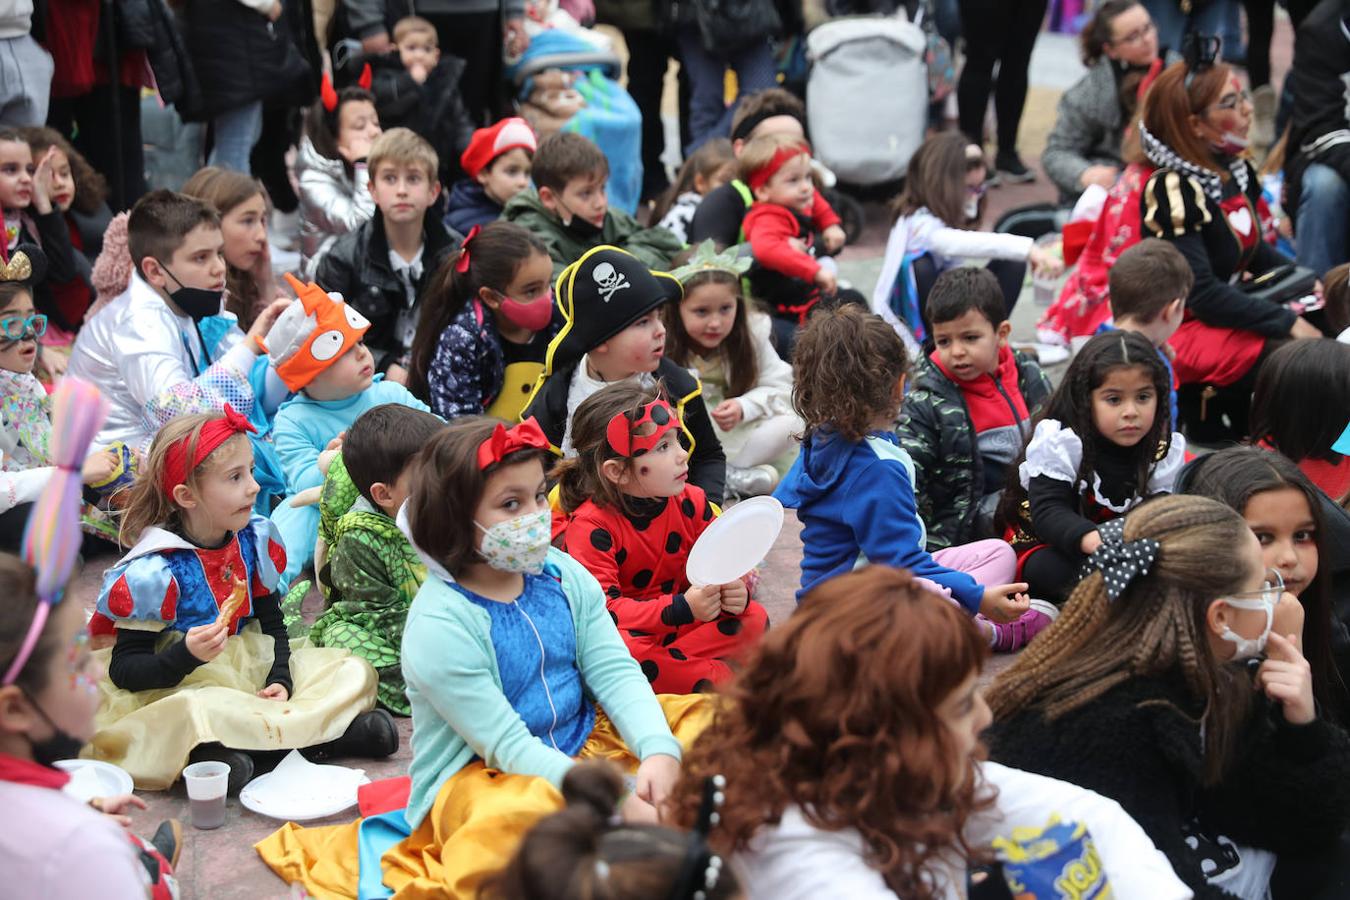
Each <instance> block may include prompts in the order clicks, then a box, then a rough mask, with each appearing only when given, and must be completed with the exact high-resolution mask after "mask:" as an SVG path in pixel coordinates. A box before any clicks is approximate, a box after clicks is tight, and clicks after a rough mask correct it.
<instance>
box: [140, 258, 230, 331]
mask: <svg viewBox="0 0 1350 900" xmlns="http://www.w3.org/2000/svg"><path fill="white" fill-rule="evenodd" d="M155 261H156V262H159V264H160V266H161V267H162V268H163V269H164V273H165V274H166V275H168V276H169V277H170V278H172V279H173V280H174V281H178V276H177V275H175V274H173V273H172V272H170V271H169V267H168V266H166V265H164V263H163V262H160V261H159V260H155ZM224 294H225V292H224V291H209V290H207V289H206V288H194V287H185V286H184V285H183V282H181V281H178V290H176V291H169V299H170V300H172V301H173V305H174V306H176V307H178V308H179V309H181V310H182V311H183V312H184V313H185V314H186V315H187V316H188V318H190V319H192V321H194V322H200V321H201V320H202V319H205V318H208V317H210V316H215V315H219V314H220V298H221V297H222V296H224Z"/></svg>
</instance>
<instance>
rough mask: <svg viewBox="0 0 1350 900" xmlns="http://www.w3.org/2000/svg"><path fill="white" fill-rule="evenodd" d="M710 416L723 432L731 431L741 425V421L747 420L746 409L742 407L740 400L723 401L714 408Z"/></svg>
mask: <svg viewBox="0 0 1350 900" xmlns="http://www.w3.org/2000/svg"><path fill="white" fill-rule="evenodd" d="M708 415H710V416H712V420H713V421H714V422H716V423H717V427H718V428H720V429H722V430H723V431H730V430H731V429H733V428H735V427H736V426H737V425H739V424H741V420H742V419H744V418H745V407H744V406H742V405H741V401H739V400H735V399H732V400H723V401H722V402H721V403H719V404H717V405H716V406H714V407H713V411H712V412H710V413H708Z"/></svg>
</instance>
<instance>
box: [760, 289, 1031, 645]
mask: <svg viewBox="0 0 1350 900" xmlns="http://www.w3.org/2000/svg"><path fill="white" fill-rule="evenodd" d="M907 369H908V366H907V361H906V357H905V347H904V344H903V343H901V341H900V337H899V335H897V334H896V333H895V331H894V330H892V329H891V327H890V326H889V325H887V324H886V322H885V321H883V320H882V319H881V318H880V317H879V316H875V315H872V314H871V313H868V312H865V311H863V310H862V309H859V308H857V307H855V306H853V305H849V306H844V307H840V308H839V309H836V310H826V311H823V312H821V313H818V314H817V315H816V316H814V317H813V318H812V319H811V321H810V322H809V323H808V324H807V326H806V328H805V329H804V330H803V331H802V335H801V339H800V340H799V342H798V346H797V355H796V358H795V359H794V360H793V372H794V374H795V376H796V382H795V384H794V385H793V388H792V403H793V406H795V407H796V409H797V413H798V415H800V416H801V417H802V420H803V421H804V422H805V423H806V429H805V432H804V434H803V437H802V451H801V455H800V456H798V457H797V461H796V462H795V463H793V464H792V469H791V471H789V472H788V474H787V477H785V478H784V479H783V483H782V484H780V485H779V486H778V490H777V491H775V492H774V496H775V497H777V498H778V499H779V500H781V501H782V502H783V505H784V506H788V507H791V508H793V509H796V510H797V516H798V518H799V519H801V521H802V578H801V590H799V591H798V592H797V599H798V600H799V601H800V600H801V598H802V597H803V596H804V595H805V594H806V593H807V592H808V591H810V590H811V588H813V587H815V586H816V585H817V584H819V583H820V582H822V581H824V580H825V579H827V578H829V577H830V576H832V575H838V574H840V573H843V572H848V571H850V570H852V569H854V568H855V567H857V565H858V564H859V562H860V561H864V562H873V563H883V564H885V565H891V566H899V567H903V568H906V569H910V570H911V571H913V572H914V574H915V575H918V576H919V577H921V578H923V579H925V580H926V581H927V582H928V583H929V584H930V586H931V587H932V588H933V589H934V590H936V591H938V592H940V593H942V594H943V595H944V596H947V597H949V598H950V599H951V600H953V601H954V602H956V603H958V604H960V605H961V606H962V607H963V608H964V609H965V610H966V611H967V612H968V613H969V614H970V615H972V616H973V615H975V614H976V613H981V614H983V616H984V617H987V618H981V619H977V622H978V624H979V627H980V630H981V633H982V634H984V636H985V638H986V639H987V640H988V641H989V643H990V644H992V645H993V646H995V647H997V648H999V649H1011V648H1014V647H1021V646H1023V645H1024V644H1025V643H1026V642H1027V641H1029V640H1030V639H1031V637H1032V636H1034V635H1035V634H1036V632H1038V631H1040V630H1041V629H1042V628H1044V627H1045V625H1046V624H1047V623H1048V621H1049V618H1048V616H1047V615H1046V613H1045V612H1043V611H1039V610H1035V609H1032V608H1031V607H1030V602H1029V601H1028V600H1027V598H1026V597H1025V596H1023V595H1022V594H1021V593H1020V592H1021V591H1025V590H1026V588H1027V586H1026V585H1025V584H1009V583H1007V582H1009V581H1010V579H1011V578H1012V575H1013V571H1014V569H1015V568H1016V559H1015V558H1014V556H1013V553H1012V550H1011V548H1009V547H1008V545H1007V544H1005V543H1003V542H1002V541H998V540H988V541H977V542H976V543H973V544H966V545H964V546H960V547H948V548H946V549H944V550H939V551H938V552H937V553H936V554H934V555H929V553H928V551H927V550H926V549H925V546H926V544H927V538H926V536H925V534H924V525H923V520H922V519H920V518H919V513H918V510H917V509H916V507H915V502H914V463H913V462H912V461H911V460H910V458H909V455H908V454H906V453H905V451H904V450H903V449H902V448H901V447H900V442H899V439H898V438H897V437H896V436H895V433H894V432H893V431H892V430H891V429H892V427H893V426H894V423H895V417H896V414H897V413H898V412H899V410H900V399H901V397H902V396H903V395H904V388H905V373H906V371H907ZM985 585H989V586H988V587H986V586H985ZM1004 623H1010V624H1004Z"/></svg>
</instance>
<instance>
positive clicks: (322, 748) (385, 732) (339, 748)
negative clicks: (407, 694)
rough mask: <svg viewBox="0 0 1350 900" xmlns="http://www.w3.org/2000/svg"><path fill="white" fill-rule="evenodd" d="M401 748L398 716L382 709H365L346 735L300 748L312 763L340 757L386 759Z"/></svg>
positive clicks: (353, 720) (344, 733) (349, 727)
mask: <svg viewBox="0 0 1350 900" xmlns="http://www.w3.org/2000/svg"><path fill="white" fill-rule="evenodd" d="M397 751H398V726H396V725H395V724H394V717H393V716H391V715H389V713H387V712H385V711H384V710H382V709H372V710H371V711H370V712H363V713H361V714H360V715H359V716H357V717H356V718H355V719H352V723H351V724H350V725H348V726H347V730H346V731H345V732H343V734H342V737H340V738H338V739H337V740H334V741H329V742H328V743H326V744H318V745H316V746H313V747H306V748H304V749H302V750H301V751H300V753H301V754H303V755H304V757H305V759H307V760H309V761H310V762H322V761H323V760H326V759H333V758H335V757H339V756H360V757H364V758H366V759H383V758H384V757H386V756H392V755H393V754H394V753H396V752H397Z"/></svg>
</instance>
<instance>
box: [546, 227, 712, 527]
mask: <svg viewBox="0 0 1350 900" xmlns="http://www.w3.org/2000/svg"><path fill="white" fill-rule="evenodd" d="M682 295H683V288H682V287H681V286H680V282H679V281H678V280H677V279H676V278H675V277H674V276H672V275H670V274H669V273H666V272H653V271H650V270H648V269H647V267H646V266H644V265H643V264H642V263H641V262H639V261H638V260H637V259H635V258H634V257H633V256H632V255H631V254H628V253H625V252H624V251H622V250H620V249H618V248H617V247H596V248H595V249H593V250H590V251H588V252H587V253H586V254H585V255H584V256H582V257H581V259H579V260H577V261H576V262H575V263H573V264H572V265H570V266H568V267H567V268H566V269H565V270H564V271H563V274H562V275H561V276H560V277H559V278H558V309H559V310H560V311H561V312H562V316H563V326H562V329H561V330H560V331H559V332H558V335H557V337H555V338H554V339H553V340H552V342H550V343H549V346H548V354H547V356H546V357H545V359H544V373H543V374H542V375H540V376H539V381H538V383H537V384H536V385H535V388H534V393H532V394H531V395H530V399H529V401H528V402H527V403H526V406H525V412H524V413H523V415H526V416H532V417H534V418H535V419H536V420H537V421H538V422H539V427H540V428H542V429H544V434H545V435H546V436H547V437H548V441H549V445H550V448H551V449H552V450H553V452H554V453H556V454H558V455H559V456H563V457H567V456H575V455H576V449H575V447H574V446H573V442H572V416H573V414H575V413H576V410H577V407H578V406H580V405H581V402H582V401H583V400H585V399H586V398H587V397H589V396H591V395H592V394H594V393H595V392H596V391H598V390H600V389H601V388H603V387H604V386H605V385H607V384H611V383H613V382H616V381H625V380H629V379H631V380H634V381H637V382H639V383H641V384H643V385H647V386H651V385H654V384H656V383H657V381H660V382H661V383H662V384H663V385H665V389H666V391H667V392H668V394H669V395H670V397H671V398H672V404H671V405H672V406H674V407H675V411H676V413H677V414H678V415H679V418H680V423H681V427H682V428H683V430H684V434H685V436H686V437H687V438H688V439H689V443H688V445H687V447H686V449H687V450H688V451H689V454H690V457H689V482H690V484H695V485H698V486H699V487H700V488H702V489H703V492H704V493H705V494H707V495H708V499H709V500H710V501H711V502H713V503H715V504H721V502H722V492H723V490H724V489H725V487H726V477H727V461H726V454H724V453H723V452H722V445H721V443H720V442H719V441H718V440H717V432H716V430H714V428H713V423H712V418H711V417H710V416H709V413H708V408H707V406H706V405H705V404H704V402H703V385H702V383H701V382H700V381H699V380H698V378H697V377H695V376H694V375H693V374H692V373H691V372H690V371H689V370H688V369H686V368H684V367H683V366H680V365H678V364H676V363H675V362H673V361H672V360H670V359H667V358H666V356H665V345H666V328H665V325H664V324H663V322H662V317H661V307H662V306H663V305H665V304H666V303H669V302H671V301H677V300H679V299H680V297H681V296H682Z"/></svg>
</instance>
